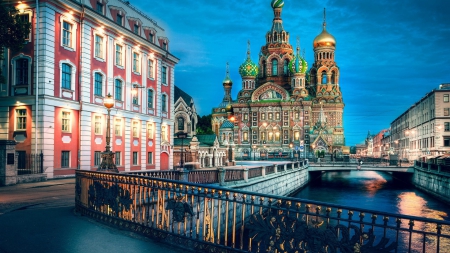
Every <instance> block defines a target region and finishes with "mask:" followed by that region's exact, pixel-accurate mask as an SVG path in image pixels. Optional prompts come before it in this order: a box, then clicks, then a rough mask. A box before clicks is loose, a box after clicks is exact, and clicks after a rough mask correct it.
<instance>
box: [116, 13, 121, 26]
mask: <svg viewBox="0 0 450 253" xmlns="http://www.w3.org/2000/svg"><path fill="white" fill-rule="evenodd" d="M122 20H123V16H122V15H120V14H117V16H116V24H118V25H120V26H121V25H122V24H123V22H122Z"/></svg>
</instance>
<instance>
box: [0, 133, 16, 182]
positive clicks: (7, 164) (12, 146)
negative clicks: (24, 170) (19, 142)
mask: <svg viewBox="0 0 450 253" xmlns="http://www.w3.org/2000/svg"><path fill="white" fill-rule="evenodd" d="M16 165H17V156H16V142H15V141H10V140H0V186H5V185H14V184H17V170H16Z"/></svg>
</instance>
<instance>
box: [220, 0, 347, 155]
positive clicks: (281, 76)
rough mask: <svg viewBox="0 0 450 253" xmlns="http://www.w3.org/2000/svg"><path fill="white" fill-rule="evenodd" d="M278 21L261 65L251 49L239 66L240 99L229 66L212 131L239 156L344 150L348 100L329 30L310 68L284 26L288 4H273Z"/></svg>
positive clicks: (316, 48) (318, 42) (319, 42)
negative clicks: (340, 83) (343, 91)
mask: <svg viewBox="0 0 450 253" xmlns="http://www.w3.org/2000/svg"><path fill="white" fill-rule="evenodd" d="M271 7H272V9H273V13H274V18H273V23H272V28H271V29H270V30H269V31H268V32H267V33H266V35H265V39H266V44H265V45H263V46H262V47H261V51H260V52H259V54H258V57H259V58H258V60H257V62H256V63H255V62H253V60H252V58H251V54H250V46H248V50H247V59H246V60H245V61H244V63H242V65H241V66H240V67H239V74H240V75H241V77H242V81H241V87H240V89H241V90H240V91H239V92H238V95H237V98H236V99H233V98H232V97H231V89H232V86H233V81H232V80H231V79H230V77H229V66H228V65H227V74H226V77H225V79H224V80H223V83H222V84H223V88H224V97H223V100H222V102H221V103H220V104H219V105H218V107H216V108H213V110H212V111H213V112H212V120H211V121H212V122H211V124H212V129H213V131H214V132H215V133H216V135H217V136H218V139H219V142H220V144H221V145H224V146H227V147H229V148H230V150H234V154H235V156H236V158H242V159H267V158H277V157H279V158H290V157H297V158H308V157H314V156H316V157H317V156H320V155H323V154H327V155H333V157H335V158H337V157H341V156H342V154H343V151H344V152H345V150H346V148H345V147H344V146H345V137H344V128H343V112H344V102H343V97H342V93H341V90H340V85H339V67H338V66H337V63H336V61H335V50H336V40H335V38H334V37H333V35H331V34H330V33H329V32H328V31H327V29H326V22H325V12H324V21H323V30H322V32H321V33H320V34H319V35H317V36H316V37H315V39H314V41H313V43H312V44H313V50H314V62H313V63H312V66H311V67H310V68H309V69H308V63H307V62H306V60H305V56H304V53H303V54H301V52H300V47H299V42H298V40H297V46H296V48H295V50H294V48H293V46H292V45H291V44H290V43H289V37H290V34H289V32H288V31H285V30H284V28H283V20H282V17H281V16H282V15H281V14H282V10H283V7H284V1H282V0H272V1H271Z"/></svg>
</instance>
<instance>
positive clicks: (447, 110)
mask: <svg viewBox="0 0 450 253" xmlns="http://www.w3.org/2000/svg"><path fill="white" fill-rule="evenodd" d="M444 116H450V108H444Z"/></svg>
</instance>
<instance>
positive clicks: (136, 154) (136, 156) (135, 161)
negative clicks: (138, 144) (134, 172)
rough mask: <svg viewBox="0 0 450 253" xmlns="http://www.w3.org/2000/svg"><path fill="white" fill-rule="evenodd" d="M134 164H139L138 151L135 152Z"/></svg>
mask: <svg viewBox="0 0 450 253" xmlns="http://www.w3.org/2000/svg"><path fill="white" fill-rule="evenodd" d="M133 165H138V152H133Z"/></svg>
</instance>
